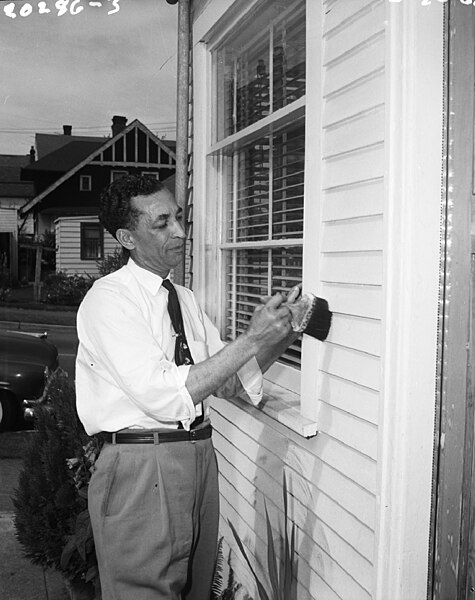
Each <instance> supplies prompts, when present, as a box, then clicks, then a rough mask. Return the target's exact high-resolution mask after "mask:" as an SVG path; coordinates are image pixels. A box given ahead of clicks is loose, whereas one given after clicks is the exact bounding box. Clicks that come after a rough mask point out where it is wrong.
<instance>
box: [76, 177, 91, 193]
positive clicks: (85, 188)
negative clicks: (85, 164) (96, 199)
mask: <svg viewBox="0 0 475 600" xmlns="http://www.w3.org/2000/svg"><path fill="white" fill-rule="evenodd" d="M91 189H92V177H91V176H90V175H80V176H79V191H80V192H90V191H91Z"/></svg>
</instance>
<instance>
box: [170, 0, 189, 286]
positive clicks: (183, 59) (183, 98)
mask: <svg viewBox="0 0 475 600" xmlns="http://www.w3.org/2000/svg"><path fill="white" fill-rule="evenodd" d="M167 2H169V4H174V2H173V0H172V1H171V2H170V1H169V0H167ZM177 55H178V56H177V94H176V96H177V97H176V112H177V114H176V174H175V198H176V201H177V203H178V205H179V206H181V207H182V208H183V211H184V214H185V222H186V208H187V204H188V120H189V100H190V98H189V94H190V91H189V86H190V0H178V50H177ZM185 254H186V252H184V253H183V263H182V265H181V269H180V266H179V267H178V268H177V269H175V278H176V280H177V281H178V282H179V283H182V284H183V283H184V281H185ZM180 270H181V273H180V272H179V271H180Z"/></svg>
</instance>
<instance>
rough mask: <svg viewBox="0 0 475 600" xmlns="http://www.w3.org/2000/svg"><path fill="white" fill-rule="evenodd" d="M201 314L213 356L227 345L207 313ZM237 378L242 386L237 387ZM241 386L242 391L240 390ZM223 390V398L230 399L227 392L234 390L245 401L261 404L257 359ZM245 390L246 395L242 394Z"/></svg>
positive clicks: (209, 350)
mask: <svg viewBox="0 0 475 600" xmlns="http://www.w3.org/2000/svg"><path fill="white" fill-rule="evenodd" d="M200 314H201V319H202V322H203V326H204V329H205V332H206V342H207V345H208V352H209V355H210V356H212V355H213V354H216V353H217V352H219V351H220V350H221V349H222V348H224V346H225V343H224V342H223V341H222V340H221V337H220V335H219V331H218V330H217V328H216V327H215V326H214V325H213V323H212V322H211V320H210V319H209V317H208V316H207V315H206V313H204V312H203V311H200ZM236 377H237V378H238V380H239V382H240V385H239V384H238V385H236V384H237V383H238V382H236V381H235V379H236ZM241 386H242V389H239V388H240V387H241ZM222 390H223V397H228V391H227V390H234V391H235V392H236V393H235V394H234V395H238V396H240V397H243V399H245V400H249V401H250V402H251V403H252V404H253V405H254V406H257V405H258V404H259V403H260V402H261V400H262V396H263V377H262V371H261V369H260V367H259V363H258V362H257V360H256V358H255V357H253V358H251V359H250V360H249V361H248V362H247V363H245V364H244V365H243V366H242V367H241V368H240V369H239V370H238V371H237V373H236V375H235V376H234V377H232V378H230V380H229V382H227V384H225V385H224V386H222ZM243 390H244V392H245V395H243V394H242V391H243ZM218 395H219V394H218Z"/></svg>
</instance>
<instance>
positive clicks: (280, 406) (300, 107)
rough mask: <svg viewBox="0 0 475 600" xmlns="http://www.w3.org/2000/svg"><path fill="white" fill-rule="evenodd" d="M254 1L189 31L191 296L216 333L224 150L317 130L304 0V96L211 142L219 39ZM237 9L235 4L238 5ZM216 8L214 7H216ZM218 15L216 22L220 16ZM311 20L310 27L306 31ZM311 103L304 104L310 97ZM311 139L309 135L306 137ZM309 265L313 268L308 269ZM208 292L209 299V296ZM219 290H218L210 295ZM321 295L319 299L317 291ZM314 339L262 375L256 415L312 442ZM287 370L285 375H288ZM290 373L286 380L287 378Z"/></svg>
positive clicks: (314, 160) (316, 82) (315, 170)
mask: <svg viewBox="0 0 475 600" xmlns="http://www.w3.org/2000/svg"><path fill="white" fill-rule="evenodd" d="M258 5H260V3H259V2H258V0H256V1H250V2H248V3H247V5H246V6H243V7H242V9H241V10H240V12H239V13H237V11H231V10H230V11H228V12H227V13H226V12H225V11H224V10H223V12H222V13H221V15H219V14H217V15H216V16H215V17H214V19H213V15H212V14H211V13H212V11H213V10H214V8H213V7H214V5H213V7H212V8H210V9H209V10H210V13H208V14H207V12H206V11H205V12H204V13H203V14H202V15H201V17H200V19H199V21H198V22H197V23H196V24H195V30H196V31H195V33H196V35H199V36H200V39H201V40H202V42H203V43H198V44H197V45H196V46H195V50H194V57H193V63H194V70H195V73H197V75H198V76H199V77H196V78H195V81H197V80H198V79H199V80H201V81H206V82H207V85H205V86H200V88H198V89H195V90H194V99H195V105H194V113H195V115H196V118H195V120H194V146H193V150H194V155H195V161H194V164H195V169H194V178H195V186H194V188H195V193H194V199H195V200H194V204H195V206H196V214H199V215H200V217H201V218H200V219H199V221H200V222H199V223H197V224H196V225H195V226H194V239H195V244H196V246H195V247H196V250H195V259H194V271H195V273H196V274H197V277H196V278H197V280H198V281H200V282H201V284H200V287H199V288H198V290H197V295H198V298H199V300H200V302H202V303H203V304H204V306H205V308H206V311H207V312H208V314H209V315H210V317H211V318H212V320H213V321H214V322H215V323H216V325H217V326H218V327H219V328H220V330H221V331H223V329H222V325H223V311H222V306H223V302H224V296H225V294H224V289H223V288H224V286H223V285H222V284H221V282H222V281H223V276H224V266H225V265H224V257H223V256H222V251H221V250H222V249H223V248H226V246H227V244H226V242H225V239H224V233H225V231H224V227H223V209H224V207H223V197H222V195H223V192H222V190H223V178H224V173H223V172H222V167H223V152H224V150H225V148H227V147H228V146H229V145H230V144H232V143H234V142H236V143H237V142H238V141H242V140H244V139H249V140H251V139H252V138H253V137H254V136H257V135H259V133H262V132H263V131H265V130H266V127H268V126H270V125H271V124H272V123H277V122H278V124H279V125H284V124H286V123H289V122H293V121H294V120H296V118H297V116H302V115H304V114H305V122H306V130H307V131H309V130H310V131H319V132H320V131H321V23H322V14H321V12H322V7H321V6H320V7H319V6H318V3H315V2H314V1H313V0H306V2H305V5H306V6H305V8H306V60H307V65H308V64H312V65H317V64H318V65H320V68H319V69H315V68H312V69H308V68H307V72H306V93H305V95H304V96H303V97H301V98H299V99H298V100H296V101H294V102H293V103H291V104H289V105H287V106H284V107H283V108H280V109H278V110H276V111H275V112H274V113H272V114H271V115H268V116H266V117H264V118H263V119H261V121H259V122H258V123H255V124H253V125H250V126H248V127H246V128H245V129H243V130H241V131H239V132H237V133H235V134H232V135H230V136H228V137H226V138H225V139H223V140H219V141H216V138H217V135H216V130H217V126H216V122H215V119H216V114H217V99H216V96H217V94H216V89H217V82H216V72H215V71H214V70H213V53H214V51H215V50H216V49H217V48H219V47H220V46H221V45H222V44H223V43H224V42H225V39H226V38H227V37H229V36H231V35H234V32H235V31H236V30H237V28H238V27H239V26H240V25H241V23H242V21H243V19H245V18H246V17H247V16H248V15H249V14H251V12H252V10H254V9H255V8H256V7H257V6H258ZM240 8H241V7H240ZM216 10H217V9H216ZM219 17H221V18H219ZM310 23H311V26H310ZM309 98H312V99H314V100H315V101H314V102H312V103H310V102H308V99H309ZM308 139H309V138H308V137H307V140H308ZM320 164H321V144H319V143H313V144H309V143H307V144H306V148H305V177H304V215H305V217H304V234H303V241H302V246H303V267H302V268H303V277H302V278H303V284H304V290H305V291H308V292H312V293H315V294H317V293H318V288H319V287H320V281H319V263H320V257H319V253H320V237H321V236H318V235H315V232H316V231H319V230H320V220H321V217H320V200H319V194H318V193H316V192H315V190H318V189H320V188H321V185H320V180H321V173H320ZM309 265H311V268H310V267H309ZM209 290H213V292H214V293H213V294H211V293H210V292H209ZM216 290H218V293H216ZM320 295H321V294H320ZM319 344H320V342H318V341H317V340H315V339H313V338H310V337H309V336H305V335H304V336H303V339H302V364H301V370H300V371H298V370H296V369H294V368H292V367H287V366H285V365H281V364H274V365H273V366H272V367H271V368H270V369H269V370H268V371H267V373H266V374H265V395H266V399H267V402H265V403H263V406H262V408H261V410H262V411H263V412H265V413H266V414H268V415H269V416H271V417H272V418H275V419H276V420H277V421H279V422H280V423H282V424H284V425H285V426H287V427H289V428H290V429H292V430H294V431H296V432H297V433H299V434H300V435H303V436H305V437H310V436H312V435H314V434H315V433H316V431H317V426H316V421H317V412H318V402H317V400H318V397H319V390H318V384H319V377H318V369H317V368H316V364H319V362H320V355H321V351H320V348H319ZM289 369H290V371H289ZM289 373H290V374H291V375H292V377H291V378H290V379H289Z"/></svg>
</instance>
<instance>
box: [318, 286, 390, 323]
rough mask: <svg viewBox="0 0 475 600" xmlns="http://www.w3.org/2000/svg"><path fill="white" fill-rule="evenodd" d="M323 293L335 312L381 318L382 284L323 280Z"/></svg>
mask: <svg viewBox="0 0 475 600" xmlns="http://www.w3.org/2000/svg"><path fill="white" fill-rule="evenodd" d="M320 293H321V295H322V296H323V297H324V298H326V299H327V300H328V303H329V305H330V308H331V310H332V311H334V312H339V313H345V314H347V315H355V316H358V317H367V318H369V319H381V316H382V287H381V286H380V285H358V284H355V285H353V284H340V283H329V282H323V283H322V284H321V287H320Z"/></svg>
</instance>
